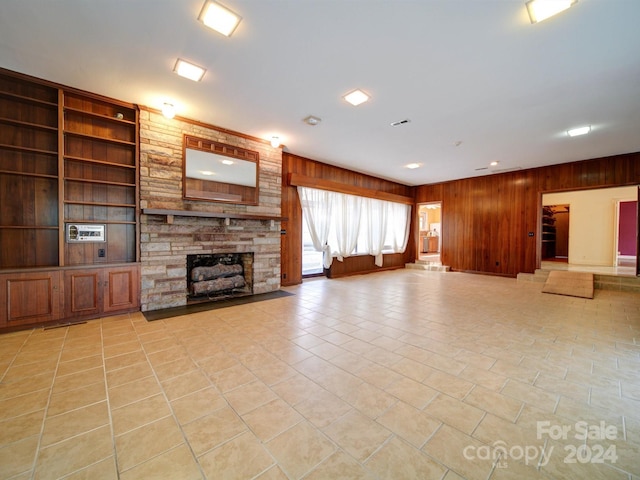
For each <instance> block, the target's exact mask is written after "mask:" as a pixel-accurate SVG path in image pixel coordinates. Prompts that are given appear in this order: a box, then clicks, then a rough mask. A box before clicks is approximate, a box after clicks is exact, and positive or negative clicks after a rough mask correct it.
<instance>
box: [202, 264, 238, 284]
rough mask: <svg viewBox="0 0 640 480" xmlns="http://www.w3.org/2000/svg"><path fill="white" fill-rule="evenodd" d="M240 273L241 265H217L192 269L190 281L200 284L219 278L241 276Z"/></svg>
mask: <svg viewBox="0 0 640 480" xmlns="http://www.w3.org/2000/svg"><path fill="white" fill-rule="evenodd" d="M242 273H243V270H242V265H240V264H238V263H235V264H232V265H224V264H222V263H219V264H217V265H212V266H210V267H194V268H193V269H192V270H191V281H192V282H202V281H204V280H213V279H216V278H221V277H234V276H237V275H240V276H242Z"/></svg>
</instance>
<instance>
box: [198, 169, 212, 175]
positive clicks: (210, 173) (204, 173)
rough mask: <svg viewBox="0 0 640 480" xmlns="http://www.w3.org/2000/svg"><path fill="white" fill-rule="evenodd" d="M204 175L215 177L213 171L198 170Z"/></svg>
mask: <svg viewBox="0 0 640 480" xmlns="http://www.w3.org/2000/svg"><path fill="white" fill-rule="evenodd" d="M198 171H199V172H200V173H201V174H202V175H215V173H213V172H212V171H211V170H198Z"/></svg>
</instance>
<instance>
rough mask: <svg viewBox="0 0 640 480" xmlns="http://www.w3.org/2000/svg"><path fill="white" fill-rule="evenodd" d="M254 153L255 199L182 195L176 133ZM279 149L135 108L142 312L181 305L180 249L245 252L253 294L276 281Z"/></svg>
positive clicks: (183, 257)
mask: <svg viewBox="0 0 640 480" xmlns="http://www.w3.org/2000/svg"><path fill="white" fill-rule="evenodd" d="M185 133H187V134H190V135H194V136H198V137H202V138H208V139H211V140H215V141H218V142H221V143H226V144H230V145H238V146H242V147H243V148H247V149H250V150H255V151H258V152H259V154H260V171H259V186H260V192H259V202H258V205H234V204H223V203H215V202H200V201H187V200H184V199H183V198H182V140H183V135H184V134H185ZM281 198H282V151H281V149H279V148H273V147H271V145H270V144H269V142H267V141H264V140H260V139H255V138H252V137H248V136H245V135H242V134H239V133H235V132H230V131H228V130H224V129H219V128H217V127H214V126H211V125H205V124H202V123H200V122H197V121H191V120H188V119H184V118H180V117H176V118H174V119H170V120H169V119H165V118H164V117H163V116H162V115H161V114H160V113H159V112H157V111H154V110H151V109H146V108H143V107H141V111H140V207H141V213H142V214H141V215H140V261H141V289H140V303H141V309H142V311H151V310H159V309H164V308H171V307H179V306H185V305H187V303H188V298H187V294H188V292H187V277H186V276H187V255H190V254H191V255H202V254H215V253H244V252H251V253H253V269H252V283H253V294H260V293H268V292H273V291H276V290H278V289H279V288H280V212H281Z"/></svg>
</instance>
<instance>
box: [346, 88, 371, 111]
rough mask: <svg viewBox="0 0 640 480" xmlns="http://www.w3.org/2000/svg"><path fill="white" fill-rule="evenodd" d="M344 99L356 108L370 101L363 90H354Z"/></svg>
mask: <svg viewBox="0 0 640 480" xmlns="http://www.w3.org/2000/svg"><path fill="white" fill-rule="evenodd" d="M343 98H344V99H345V100H346V101H347V102H349V103H350V104H351V105H353V106H354V107H357V106H358V105H360V104H362V103H364V102H366V101H367V100H369V98H370V97H369V95H367V94H366V93H364V92H363V91H362V90H354V91H353V92H351V93H347V94H346V95H345V96H344V97H343Z"/></svg>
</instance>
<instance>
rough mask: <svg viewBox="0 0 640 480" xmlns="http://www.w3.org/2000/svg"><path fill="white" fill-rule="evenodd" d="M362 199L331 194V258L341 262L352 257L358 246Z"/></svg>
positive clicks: (335, 193)
mask: <svg viewBox="0 0 640 480" xmlns="http://www.w3.org/2000/svg"><path fill="white" fill-rule="evenodd" d="M362 200H363V198H362V197H356V196H355V195H345V194H342V193H337V192H329V201H330V202H331V203H332V204H333V208H332V212H333V219H332V222H331V228H330V229H329V242H328V243H329V246H330V247H331V256H332V257H336V258H337V259H338V260H340V261H341V262H342V261H343V260H344V257H348V256H349V255H351V254H352V253H353V252H354V251H355V249H356V246H357V245H358V231H359V230H360V218H361V216H362Z"/></svg>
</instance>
